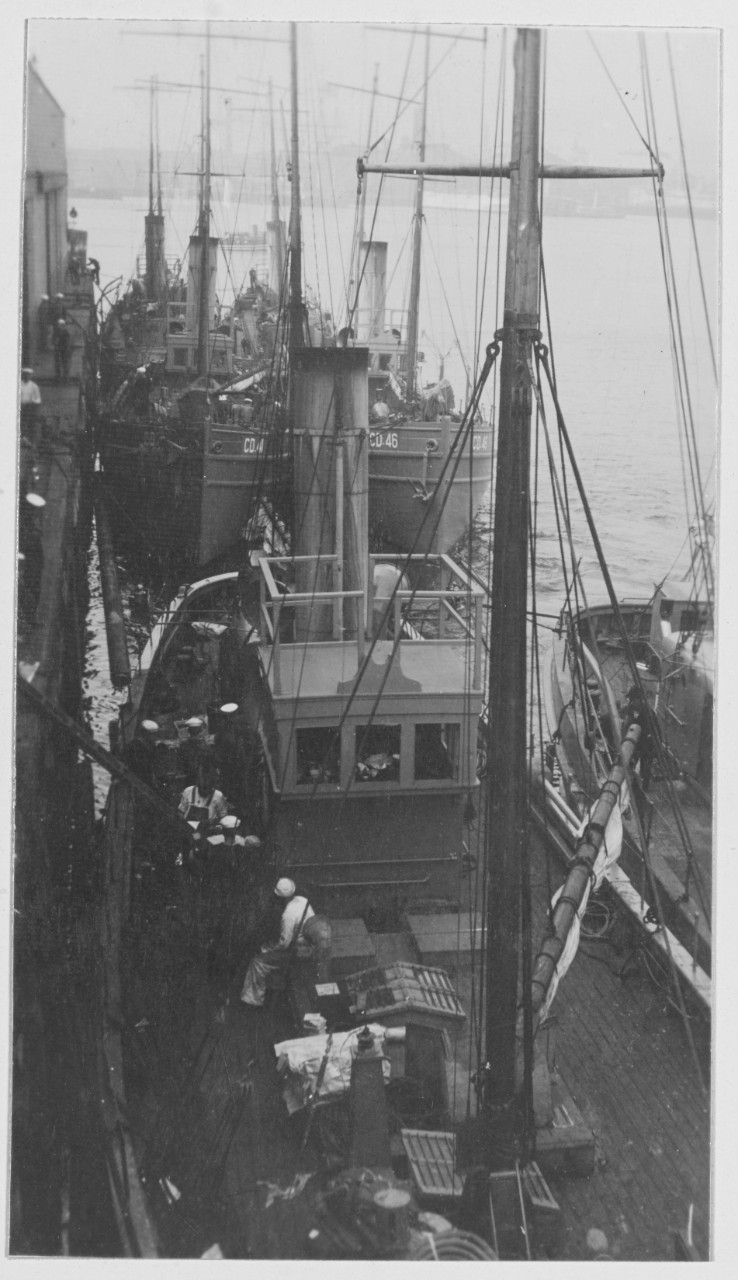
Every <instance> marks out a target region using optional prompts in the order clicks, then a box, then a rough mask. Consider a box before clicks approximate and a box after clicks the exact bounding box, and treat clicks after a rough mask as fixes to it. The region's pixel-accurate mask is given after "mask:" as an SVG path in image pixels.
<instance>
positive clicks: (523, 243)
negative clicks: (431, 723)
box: [484, 30, 540, 1145]
mask: <svg viewBox="0 0 738 1280" xmlns="http://www.w3.org/2000/svg"><path fill="white" fill-rule="evenodd" d="M539 73H540V32H538V31H532V30H522V31H519V32H518V36H517V41H516V45H515V96H514V108H513V137H512V158H511V165H510V209H509V215H508V244H507V272H506V283H505V314H504V323H503V351H502V367H501V374H500V415H499V427H498V446H497V449H498V452H497V482H496V491H495V521H494V544H493V545H494V552H493V563H492V607H491V617H490V637H491V640H492V643H491V646H490V671H489V709H490V770H489V775H490V787H489V792H488V801H487V850H488V853H487V856H488V869H489V881H488V883H489V890H488V904H487V928H488V953H487V980H486V990H487V1017H486V1028H485V1034H486V1046H485V1047H486V1064H487V1069H486V1080H485V1091H484V1098H485V1104H486V1107H487V1109H488V1111H489V1113H490V1114H492V1115H493V1116H496V1117H497V1119H498V1121H499V1126H500V1127H499V1134H500V1136H501V1137H502V1139H503V1143H504V1145H508V1141H509V1144H510V1145H512V1134H513V1124H514V1107H513V1103H514V1098H515V1057H516V1045H515V1031H516V1019H517V1003H518V966H519V933H520V928H519V917H520V902H521V885H520V880H521V862H522V857H523V852H524V848H525V843H526V841H527V832H528V764H527V712H526V708H527V696H526V695H527V681H526V649H527V634H526V605H527V583H528V554H529V549H528V525H529V521H528V504H529V489H530V477H529V473H530V425H531V414H532V400H531V387H530V381H529V375H528V362H529V360H530V354H531V344H532V336H533V334H534V333H535V332H536V331H537V329H538V324H539V284H538V281H539V266H540V225H539V213H538V191H537V180H538V176H539V155H538V128H539ZM506 1140H507V1141H506Z"/></svg>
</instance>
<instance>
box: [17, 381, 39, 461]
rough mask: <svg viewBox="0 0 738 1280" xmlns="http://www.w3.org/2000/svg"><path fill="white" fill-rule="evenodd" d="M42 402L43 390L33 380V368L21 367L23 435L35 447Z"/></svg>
mask: <svg viewBox="0 0 738 1280" xmlns="http://www.w3.org/2000/svg"><path fill="white" fill-rule="evenodd" d="M40 404H41V392H40V391H39V389H38V384H37V383H35V382H34V381H33V369H30V368H28V367H26V368H25V369H21V389H20V407H21V435H23V436H25V438H26V440H28V441H29V443H30V444H32V445H33V446H34V447H35V446H36V445H37V444H38V438H37V437H38V411H39V406H40Z"/></svg>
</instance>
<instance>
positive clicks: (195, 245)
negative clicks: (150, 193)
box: [186, 236, 218, 333]
mask: <svg viewBox="0 0 738 1280" xmlns="http://www.w3.org/2000/svg"><path fill="white" fill-rule="evenodd" d="M188 262H189V266H188V271H187V313H186V324H187V331H188V333H196V332H197V325H198V308H199V305H200V304H199V298H200V270H201V264H202V236H190V248H189V253H188ZM208 266H209V269H210V270H209V275H210V279H209V281H208V317H209V321H212V318H213V313H214V311H215V277H216V272H217V267H218V240H217V239H216V237H215V236H210V246H209V252H208Z"/></svg>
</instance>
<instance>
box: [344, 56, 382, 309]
mask: <svg viewBox="0 0 738 1280" xmlns="http://www.w3.org/2000/svg"><path fill="white" fill-rule="evenodd" d="M378 84H379V63H378V62H375V64H374V79H373V81H372V100H371V102H370V104H369V125H368V127H367V131H366V151H365V152H364V155H365V157H366V159H367V160H368V159H369V147H370V146H371V141H372V124H373V123H374V103H375V101H376V98H377V86H378ZM366 188H367V183H366V181H364V182H362V184H361V198H360V200H359V228H358V234H357V237H356V257H355V259H354V265H353V271H352V279H351V281H350V283H349V308H350V312H349V324H351V322H352V320H353V317H354V316H355V315H356V313H357V311H358V310H359V292H360V281H361V248H362V245H363V243H364V234H365V232H364V227H365V221H366ZM352 289H353V303H352V301H351V291H352Z"/></svg>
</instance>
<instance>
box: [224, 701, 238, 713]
mask: <svg viewBox="0 0 738 1280" xmlns="http://www.w3.org/2000/svg"><path fill="white" fill-rule="evenodd" d="M220 711H221V715H224V716H232V715H234V713H235V712H236V711H238V703H237V702H224V703H223V706H222V707H221V708H220Z"/></svg>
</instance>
